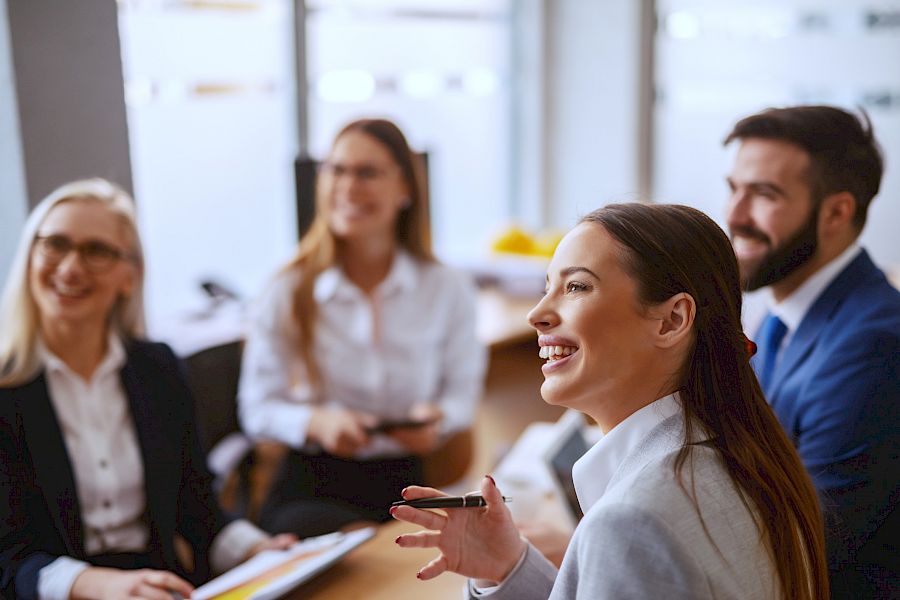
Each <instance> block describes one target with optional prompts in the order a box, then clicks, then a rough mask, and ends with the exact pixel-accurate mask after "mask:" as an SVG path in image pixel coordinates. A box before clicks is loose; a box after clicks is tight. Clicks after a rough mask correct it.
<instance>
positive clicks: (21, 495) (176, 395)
mask: <svg viewBox="0 0 900 600" xmlns="http://www.w3.org/2000/svg"><path fill="white" fill-rule="evenodd" d="M126 349H127V360H126V363H125V365H124V367H123V368H122V371H121V378H122V384H123V388H124V390H125V392H126V394H127V396H128V400H129V403H130V408H131V414H132V417H133V419H134V424H135V429H136V430H137V437H138V444H139V446H140V450H141V456H142V458H143V462H144V473H145V483H144V485H145V490H146V499H147V507H146V515H145V518H146V520H147V523H148V524H149V525H150V542H149V547H148V551H149V554H150V556H151V559H152V561H153V562H154V563H155V565H154V566H156V567H157V568H161V569H167V570H171V571H174V572H177V573H180V574H182V575H183V570H182V569H180V568H179V565H178V563H177V560H176V556H175V550H174V545H173V538H174V536H175V534H176V533H179V534H181V535H182V536H183V537H184V538H185V539H186V540H187V541H188V542H189V543H190V544H191V546H192V547H193V548H194V551H195V557H196V559H197V560H196V562H197V566H196V568H195V573H194V574H192V576H191V577H190V578H191V579H203V578H205V577H206V576H207V575H208V564H207V563H206V561H205V559H206V557H207V554H208V549H209V546H210V544H211V541H212V539H213V537H214V536H215V535H216V534H217V533H218V532H219V531H220V530H221V528H222V527H223V526H224V525H225V522H226V520H225V518H224V516H223V514H222V512H221V511H220V510H219V508H218V505H217V504H216V502H215V499H214V496H213V494H212V490H211V487H210V482H211V477H210V475H209V472H208V471H207V469H206V466H205V461H204V457H203V453H202V451H201V449H200V446H199V444H198V442H197V436H196V427H195V425H194V413H193V410H194V409H193V404H192V401H191V396H190V393H189V391H188V388H187V386H186V384H185V381H184V378H183V377H182V374H181V371H180V366H179V363H178V361H177V359H176V358H175V356H174V355H173V354H172V351H171V350H170V349H169V348H168V347H167V346H165V345H163V344H151V343H147V342H131V343H129V344H128V345H127V346H126ZM59 556H71V557H73V558H77V559H80V560H85V561H88V562H90V560H91V558H90V557H89V556H87V555H86V554H85V550H84V530H83V524H82V521H81V509H80V507H79V502H78V494H77V491H76V487H75V477H74V474H73V471H72V466H71V462H70V460H69V456H68V452H67V450H66V445H65V441H64V439H63V435H62V431H61V429H60V426H59V423H58V421H57V417H56V413H55V411H54V409H53V404H52V402H51V401H50V397H49V395H48V391H47V385H46V381H45V379H44V376H43V374H41V375H40V376H38V377H37V378H36V379H35V380H33V381H31V382H30V383H27V384H25V385H23V386H21V387H17V388H5V389H0V590H2V593H3V594H4V595H5V596H7V597H9V598H28V599H31V598H35V597H36V588H37V580H38V572H39V571H40V570H41V569H42V568H43V567H45V566H46V565H48V564H50V563H51V562H53V561H54V560H55V559H56V558H57V557H59Z"/></svg>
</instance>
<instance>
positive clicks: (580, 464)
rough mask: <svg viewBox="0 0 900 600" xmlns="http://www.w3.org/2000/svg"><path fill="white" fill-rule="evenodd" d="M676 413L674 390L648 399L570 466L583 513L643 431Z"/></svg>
mask: <svg viewBox="0 0 900 600" xmlns="http://www.w3.org/2000/svg"><path fill="white" fill-rule="evenodd" d="M680 412H681V404H680V402H679V400H678V393H677V392H676V393H674V394H669V395H668V396H664V397H662V398H660V399H659V400H656V401H654V402H651V403H650V404H648V405H647V406H644V407H643V408H640V409H638V410H636V411H635V412H633V413H632V414H630V415H628V417H627V418H626V419H625V420H624V421H622V422H621V423H619V424H618V425H616V426H615V427H613V428H612V429H610V430H609V431H608V432H607V433H606V434H605V435H604V436H603V437H601V438H600V440H599V441H598V442H597V443H596V444H594V445H593V446H592V447H591V448H590V450H588V451H587V452H585V453H584V456H582V457H581V458H579V459H578V460H577V461H576V462H575V464H574V465H573V466H572V479H573V481H574V482H575V494H576V495H577V496H578V504H580V505H581V512H582V513H584V514H587V513H588V511H589V510H591V507H592V506H593V505H594V504H596V503H597V500H599V499H600V498H601V497H602V496H603V494H604V493H605V492H606V487H607V486H608V485H609V482H610V480H611V479H612V477H613V475H614V474H615V473H616V470H618V468H619V466H620V465H621V464H622V461H623V460H625V457H627V456H628V455H629V454H631V453H632V452H633V451H634V450H635V449H636V448H637V447H638V445H639V444H640V443H641V442H642V441H643V440H644V438H646V437H647V434H648V433H650V431H651V430H652V429H653V428H654V427H656V426H657V425H659V424H660V423H662V422H663V421H665V420H666V419H668V418H669V417H671V416H673V415H676V414H678V413H680ZM682 443H683V440H682V439H673V440H672V444H673V448H679V447H680V446H681V445H682Z"/></svg>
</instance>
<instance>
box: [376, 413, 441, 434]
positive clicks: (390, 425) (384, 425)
mask: <svg viewBox="0 0 900 600" xmlns="http://www.w3.org/2000/svg"><path fill="white" fill-rule="evenodd" d="M439 419H440V417H438V416H437V415H434V416H431V417H428V418H426V419H397V420H392V419H385V420H384V421H380V422H378V423H377V424H375V425H374V426H372V427H367V428H366V431H367V432H368V433H392V432H394V431H397V430H400V429H418V428H420V427H425V426H427V425H431V424H433V423H437V421H438V420H439Z"/></svg>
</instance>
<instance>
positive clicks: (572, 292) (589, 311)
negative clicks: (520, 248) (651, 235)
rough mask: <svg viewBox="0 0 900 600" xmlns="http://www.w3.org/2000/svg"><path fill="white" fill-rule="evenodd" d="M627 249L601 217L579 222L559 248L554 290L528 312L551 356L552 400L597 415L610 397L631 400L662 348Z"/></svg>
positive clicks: (550, 276)
mask: <svg viewBox="0 0 900 600" xmlns="http://www.w3.org/2000/svg"><path fill="white" fill-rule="evenodd" d="M624 252H625V250H624V249H623V248H622V247H621V246H620V245H619V244H618V243H617V242H616V241H615V240H614V239H613V238H612V237H611V236H610V235H609V234H608V233H607V232H606V230H605V229H604V228H603V227H602V226H601V225H599V224H596V223H582V224H580V225H578V226H577V227H575V229H573V230H572V231H571V232H569V233H568V234H567V235H566V236H565V238H563V240H562V242H560V244H559V247H558V248H557V249H556V252H555V254H554V255H553V259H552V260H551V261H550V266H549V268H548V271H547V292H546V295H545V296H544V298H543V299H542V300H541V301H540V302H539V303H538V305H537V306H535V307H534V308H533V309H532V310H531V312H530V313H529V315H528V320H529V322H530V323H531V325H532V327H534V328H535V329H536V330H537V332H538V345H539V346H540V354H541V358H544V359H545V360H546V362H545V363H544V365H543V367H542V371H543V373H544V383H543V385H542V386H541V395H542V396H543V398H544V400H545V401H546V402H548V403H549V404H557V405H562V406H568V407H571V408H576V409H578V410H581V411H582V412H585V413H588V414H589V415H591V416H592V417H594V418H595V419H596V418H597V416H596V414H597V413H598V409H599V412H600V413H602V412H604V410H603V407H604V406H605V405H608V404H609V403H618V402H621V401H625V402H627V401H628V397H627V395H628V393H629V390H633V389H638V388H640V387H641V386H640V385H639V382H640V379H641V377H642V372H643V371H644V370H645V367H647V366H649V365H651V364H652V361H653V360H654V358H655V357H656V356H657V350H656V347H655V346H654V341H655V337H654V332H655V331H656V330H657V329H658V320H656V319H654V318H651V317H649V316H648V315H647V314H646V312H645V311H644V309H643V307H642V306H641V304H640V302H639V300H638V296H637V286H636V283H635V282H634V280H633V279H632V278H631V277H630V276H629V275H628V274H627V273H626V272H625V271H624V270H623V268H622V266H621V264H620V263H621V257H622V256H623V254H624Z"/></svg>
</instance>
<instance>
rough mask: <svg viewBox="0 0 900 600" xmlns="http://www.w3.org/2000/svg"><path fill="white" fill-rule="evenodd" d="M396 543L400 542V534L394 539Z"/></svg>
mask: <svg viewBox="0 0 900 600" xmlns="http://www.w3.org/2000/svg"><path fill="white" fill-rule="evenodd" d="M394 543H395V544H399V543H400V536H399V535H398V536H397V539H395V540H394Z"/></svg>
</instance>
